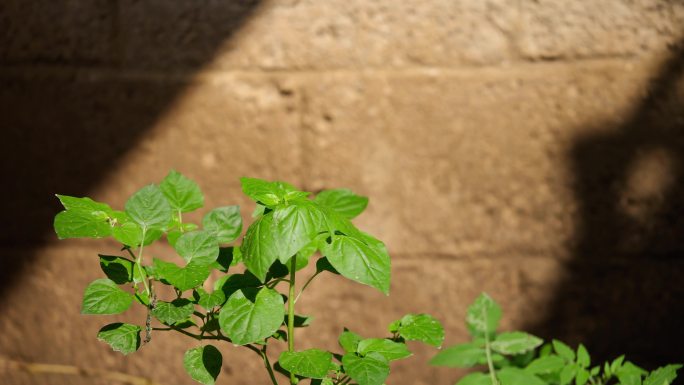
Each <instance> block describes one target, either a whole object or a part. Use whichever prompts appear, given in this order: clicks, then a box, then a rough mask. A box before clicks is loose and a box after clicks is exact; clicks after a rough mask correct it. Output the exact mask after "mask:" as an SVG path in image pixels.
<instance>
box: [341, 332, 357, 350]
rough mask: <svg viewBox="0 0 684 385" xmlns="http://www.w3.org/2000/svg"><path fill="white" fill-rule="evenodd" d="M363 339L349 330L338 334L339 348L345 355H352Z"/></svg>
mask: <svg viewBox="0 0 684 385" xmlns="http://www.w3.org/2000/svg"><path fill="white" fill-rule="evenodd" d="M361 340H363V338H361V336H360V335H358V334H356V333H354V332H351V331H349V330H345V331H343V332H342V334H340V338H339V339H338V341H339V343H340V346H341V347H342V349H344V351H345V352H346V353H354V352H356V350H357V348H358V346H359V342H361Z"/></svg>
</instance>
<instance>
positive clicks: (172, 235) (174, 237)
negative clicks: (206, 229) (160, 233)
mask: <svg viewBox="0 0 684 385" xmlns="http://www.w3.org/2000/svg"><path fill="white" fill-rule="evenodd" d="M181 235H183V232H182V231H180V230H169V231H168V232H167V233H166V240H168V241H169V245H171V247H174V248H175V247H176V242H178V238H180V236H181Z"/></svg>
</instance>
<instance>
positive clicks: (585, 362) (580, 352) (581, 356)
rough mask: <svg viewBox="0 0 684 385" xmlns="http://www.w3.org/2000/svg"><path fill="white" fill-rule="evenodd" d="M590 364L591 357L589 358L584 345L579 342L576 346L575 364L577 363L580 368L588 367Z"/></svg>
mask: <svg viewBox="0 0 684 385" xmlns="http://www.w3.org/2000/svg"><path fill="white" fill-rule="evenodd" d="M590 364H591V359H590V358H589V352H588V351H587V348H585V347H584V345H582V344H580V345H579V347H578V348H577V365H579V366H580V368H588V367H589V365H590Z"/></svg>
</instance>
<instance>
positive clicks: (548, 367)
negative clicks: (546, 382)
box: [525, 356, 565, 374]
mask: <svg viewBox="0 0 684 385" xmlns="http://www.w3.org/2000/svg"><path fill="white" fill-rule="evenodd" d="M563 366H565V360H563V359H562V358H560V357H558V356H545V357H539V358H537V359H536V360H534V361H532V362H530V364H529V365H527V367H526V368H525V371H526V372H528V373H531V374H549V373H556V372H560V370H561V369H563Z"/></svg>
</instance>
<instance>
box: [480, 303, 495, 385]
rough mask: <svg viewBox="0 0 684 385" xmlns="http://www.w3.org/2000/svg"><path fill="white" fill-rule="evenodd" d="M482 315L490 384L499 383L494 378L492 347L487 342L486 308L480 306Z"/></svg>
mask: <svg viewBox="0 0 684 385" xmlns="http://www.w3.org/2000/svg"><path fill="white" fill-rule="evenodd" d="M482 316H483V318H484V321H485V322H484V324H485V331H484V336H485V354H486V355H487V366H488V367H489V376H490V377H491V379H492V385H499V381H498V380H497V378H496V372H495V371H494V361H492V348H491V346H490V344H489V332H488V331H487V329H488V327H489V326H488V325H489V321H488V320H487V309H485V308H484V307H483V308H482Z"/></svg>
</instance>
